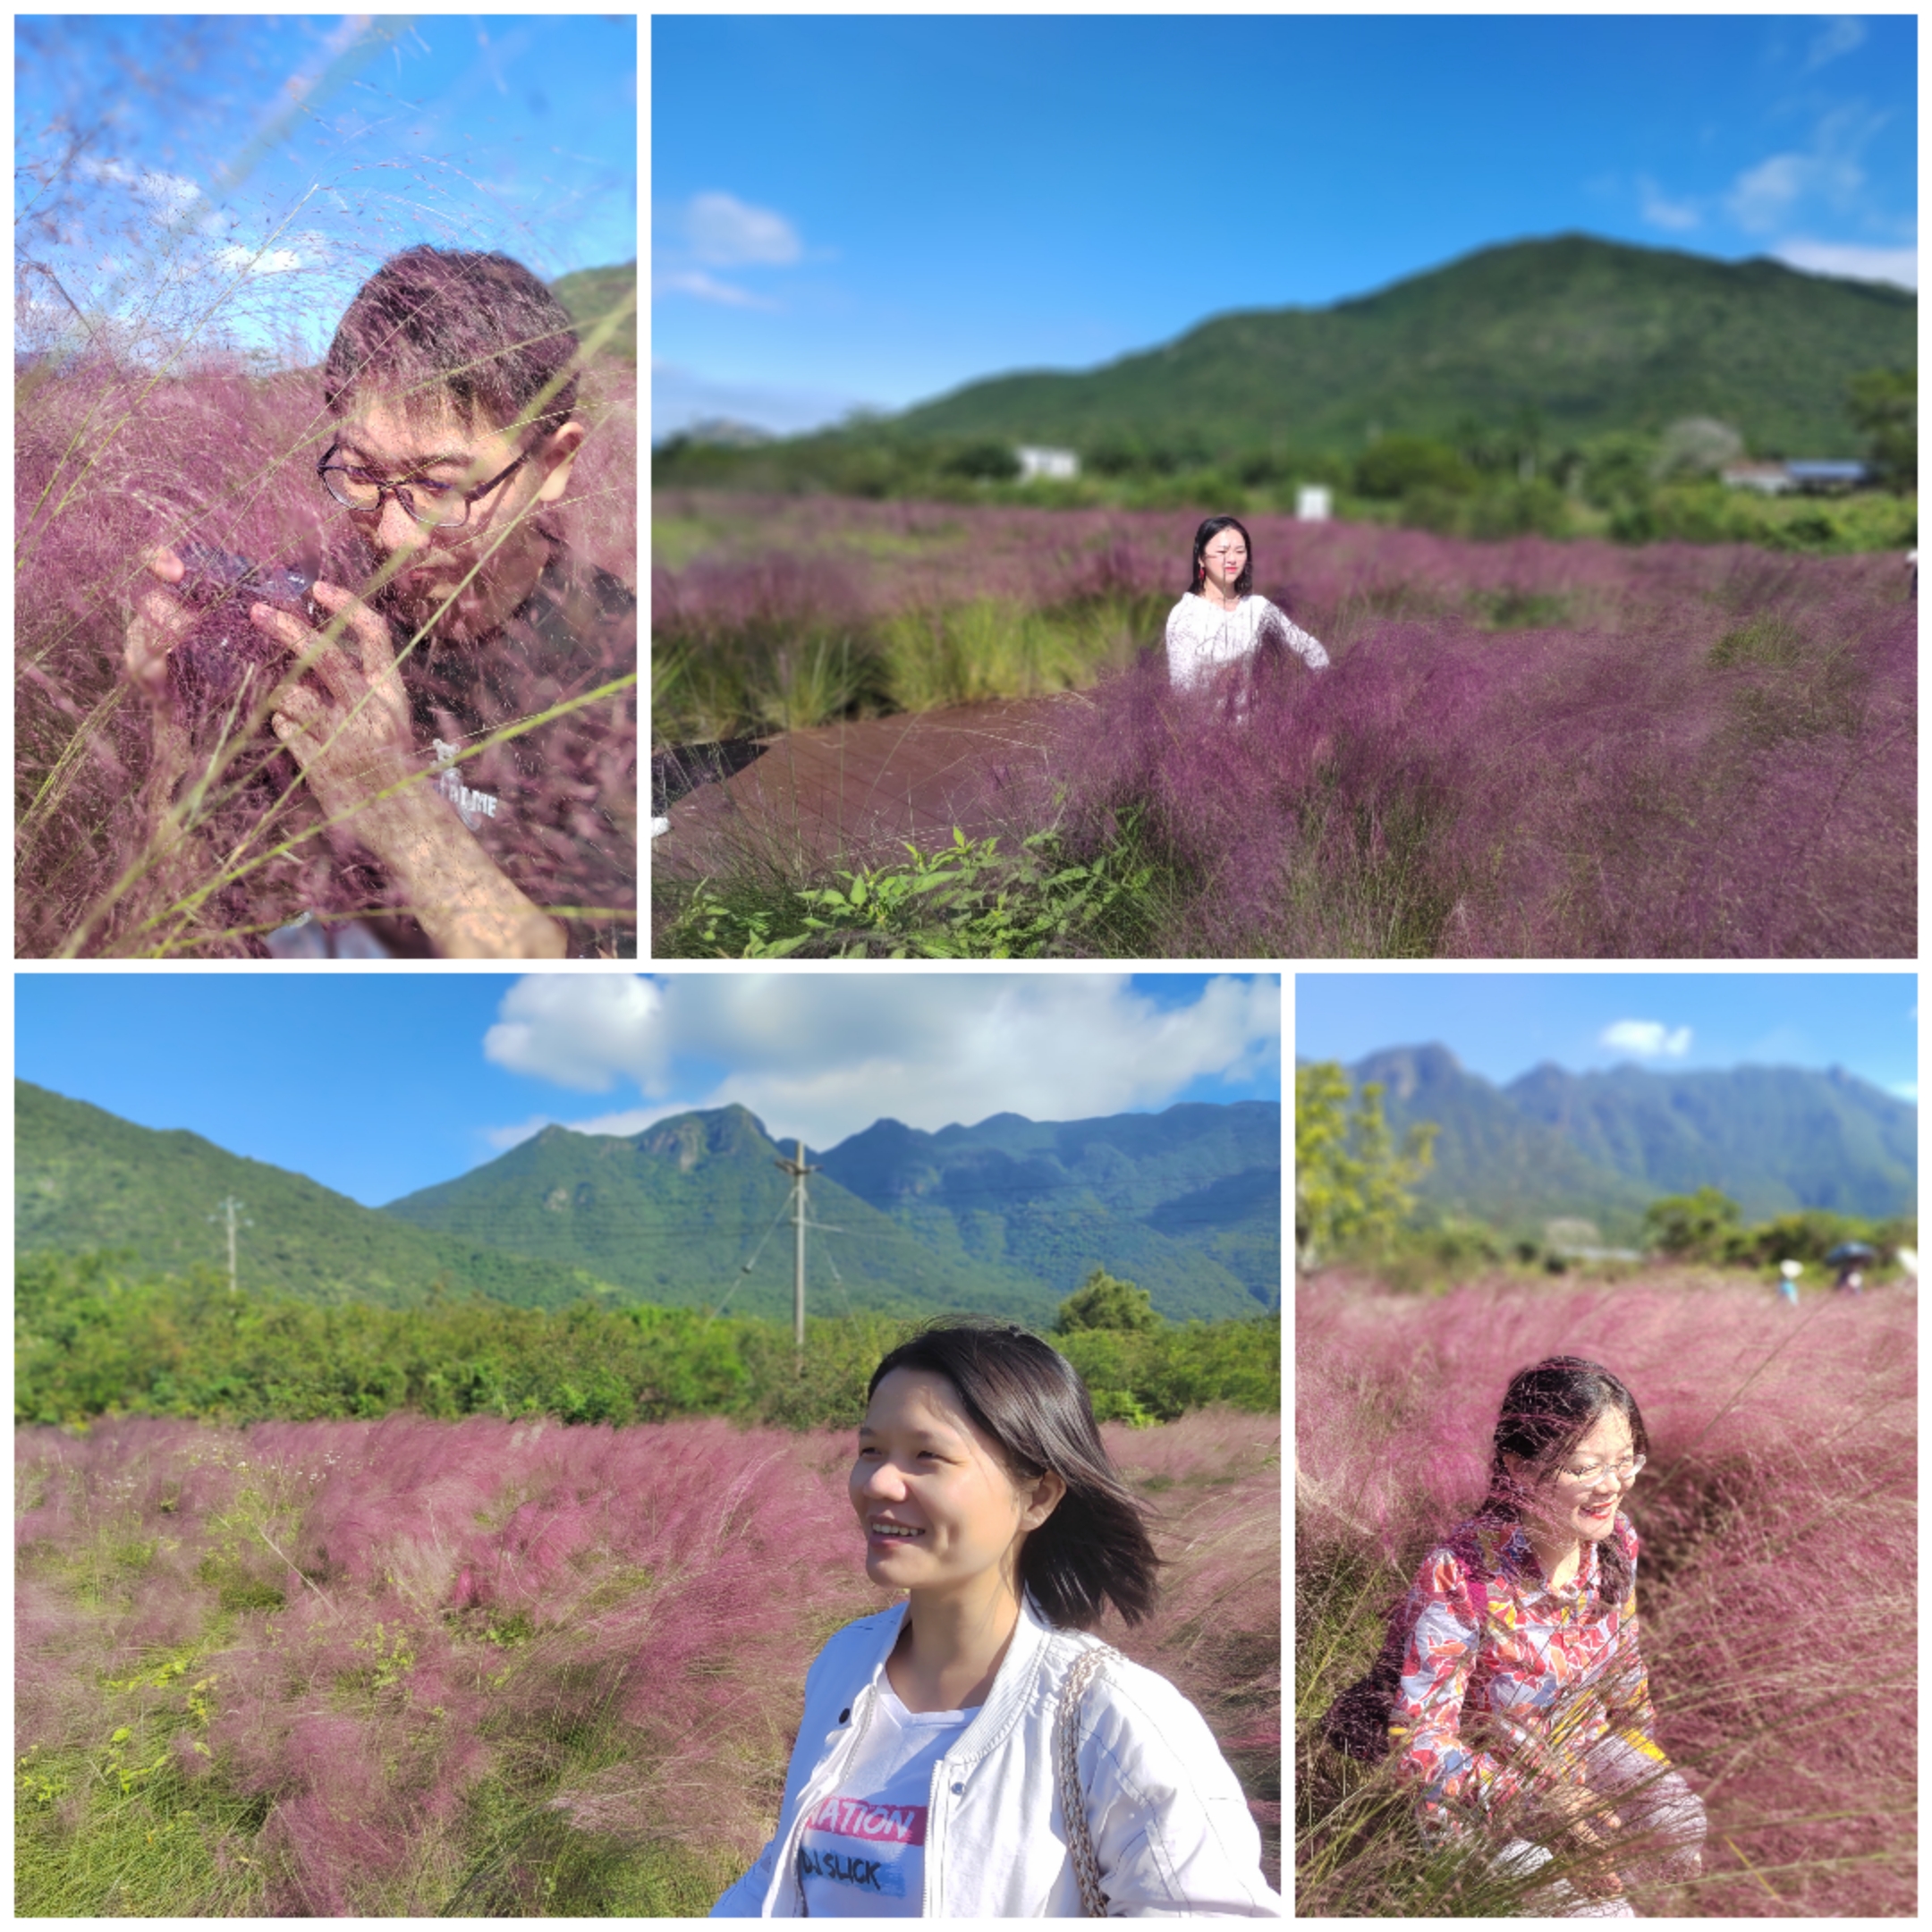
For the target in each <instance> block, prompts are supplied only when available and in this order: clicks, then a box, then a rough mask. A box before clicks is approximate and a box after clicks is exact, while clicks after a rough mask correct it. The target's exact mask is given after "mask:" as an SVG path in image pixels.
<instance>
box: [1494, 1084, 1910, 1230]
mask: <svg viewBox="0 0 1932 1932" xmlns="http://www.w3.org/2000/svg"><path fill="white" fill-rule="evenodd" d="M1504 1092H1505V1093H1506V1094H1507V1095H1508V1097H1509V1098H1510V1099H1511V1101H1512V1102H1513V1103H1514V1105H1515V1106H1517V1108H1518V1109H1519V1110H1520V1111H1521V1112H1522V1113H1524V1114H1529V1115H1530V1116H1531V1117H1532V1118H1533V1119H1536V1120H1538V1121H1540V1122H1543V1123H1546V1124H1547V1125H1548V1126H1549V1127H1551V1128H1552V1129H1554V1130H1555V1131H1557V1132H1559V1133H1561V1134H1562V1135H1563V1138H1564V1139H1565V1140H1568V1141H1569V1143H1570V1144H1571V1145H1572V1147H1574V1148H1578V1149H1579V1150H1580V1152H1582V1153H1583V1154H1585V1155H1586V1156H1588V1157H1589V1158H1590V1159H1592V1160H1594V1161H1596V1162H1597V1163H1598V1164H1600V1165H1603V1166H1606V1167H1610V1168H1614V1170H1615V1171H1616V1172H1617V1173H1619V1174H1627V1175H1629V1176H1631V1178H1632V1179H1634V1180H1637V1181H1640V1182H1642V1183H1643V1184H1644V1185H1645V1186H1646V1187H1648V1188H1649V1189H1650V1190H1651V1191H1653V1192H1656V1193H1659V1194H1688V1193H1691V1192H1693V1191H1695V1190H1697V1189H1698V1188H1699V1187H1704V1186H1709V1187H1715V1188H1716V1189H1718V1190H1719V1191H1721V1192H1723V1193H1725V1194H1728V1195H1730V1196H1731V1198H1732V1199H1733V1200H1735V1201H1737V1202H1738V1204H1739V1205H1740V1206H1741V1208H1743V1209H1744V1211H1745V1214H1746V1216H1747V1217H1748V1218H1750V1219H1753V1220H1764V1219H1767V1218H1769V1216H1772V1215H1775V1214H1785V1213H1789V1212H1791V1211H1792V1210H1794V1209H1797V1208H1828V1209H1830V1210H1831V1211H1832V1212H1833V1213H1835V1214H1845V1215H1860V1216H1868V1217H1870V1218H1872V1219H1875V1220H1878V1219H1883V1218H1885V1216H1888V1215H1895V1214H1904V1213H1909V1212H1911V1208H1912V1205H1913V1203H1914V1202H1915V1200H1916V1199H1917V1198H1918V1193H1919V1114H1918V1110H1917V1108H1915V1107H1911V1106H1906V1105H1905V1103H1904V1102H1903V1101H1901V1100H1896V1099H1894V1098H1893V1097H1892V1096H1891V1095H1890V1094H1887V1093H1883V1092H1881V1091H1880V1090H1879V1089H1877V1088H1876V1087H1873V1086H1870V1085H1868V1083H1867V1082H1866V1081H1864V1080H1859V1079H1858V1078H1856V1077H1855V1076H1854V1075H1852V1074H1850V1073H1847V1072H1844V1071H1843V1068H1840V1067H1833V1068H1832V1069H1830V1070H1829V1071H1828V1072H1822V1073H1818V1072H1801V1071H1800V1070H1799V1069H1798V1068H1795V1067H1736V1068H1733V1070H1731V1071H1730V1072H1674V1073H1665V1072H1647V1071H1646V1070H1644V1069H1642V1068H1640V1067H1630V1066H1625V1067H1613V1068H1611V1069H1610V1070H1609V1071H1608V1072H1599V1073H1566V1072H1564V1071H1563V1069H1562V1068H1561V1067H1557V1066H1551V1065H1548V1064H1545V1065H1542V1066H1539V1067H1537V1068H1535V1069H1534V1070H1533V1071H1532V1072H1528V1073H1525V1074H1524V1075H1523V1076H1522V1077H1521V1079H1520V1080H1512V1081H1511V1082H1510V1084H1509V1086H1508V1087H1507V1088H1505V1089H1504Z"/></svg>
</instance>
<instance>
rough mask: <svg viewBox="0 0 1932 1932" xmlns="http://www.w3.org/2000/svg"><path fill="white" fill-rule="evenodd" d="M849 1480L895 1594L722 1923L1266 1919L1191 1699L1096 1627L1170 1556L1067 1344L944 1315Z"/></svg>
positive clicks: (821, 1721)
mask: <svg viewBox="0 0 1932 1932" xmlns="http://www.w3.org/2000/svg"><path fill="white" fill-rule="evenodd" d="M868 1395H869V1402H868V1407H867V1411H866V1417H865V1421H864V1423H863V1424H862V1425H861V1426H860V1430H859V1442H858V1453H857V1456H856V1458H855V1460H854V1462H853V1464H852V1476H851V1479H850V1489H851V1495H852V1508H853V1510H854V1512H855V1513H856V1514H857V1516H858V1518H859V1522H860V1527H861V1529H862V1530H863V1532H864V1535H865V1546H866V1555H865V1563H866V1573H867V1575H868V1576H869V1577H870V1578H871V1579H872V1580H873V1581H874V1582H876V1583H878V1584H880V1585H882V1586H884V1587H885V1588H886V1589H895V1590H902V1591H904V1593H905V1596H904V1600H903V1601H902V1602H901V1603H898V1604H895V1605H894V1606H893V1607H892V1608H891V1609H889V1610H886V1611H885V1612H883V1613H881V1614H878V1615H877V1616H870V1617H864V1618H861V1619H860V1621H859V1622H858V1623H852V1624H848V1625H847V1626H846V1628H845V1629H843V1631H839V1633H838V1634H837V1635H836V1636H835V1637H834V1638H833V1639H832V1640H831V1641H830V1642H829V1643H828V1644H827V1645H826V1648H824V1650H822V1651H821V1652H820V1653H819V1655H818V1659H817V1661H816V1662H815V1663H814V1664H813V1665H812V1666H811V1669H810V1671H809V1673H808V1674H807V1676H806V1680H805V1712H804V1716H803V1719H802V1721H801V1724H800V1726H799V1733H798V1742H797V1745H796V1747H795V1748H794V1750H793V1751H792V1765H791V1769H790V1771H789V1772H788V1774H787V1775H786V1778H785V1791H784V1806H783V1809H781V1811H780V1813H779V1818H778V1829H777V1832H776V1834H775V1836H774V1837H773V1839H772V1841H771V1843H769V1844H768V1845H767V1846H766V1848H765V1850H764V1851H763V1852H761V1853H760V1854H759V1856H758V1859H757V1860H755V1861H754V1862H753V1864H752V1866H751V1868H750V1870H749V1871H747V1872H746V1873H745V1875H744V1876H743V1877H741V1879H739V1881H738V1882H737V1884H735V1885H733V1886H732V1888H731V1889H730V1890H729V1891H728V1892H726V1893H725V1894H724V1897H723V1898H721V1899H720V1900H719V1901H718V1902H717V1904H716V1907H715V1908H714V1909H713V1913H712V1916H713V1917H714V1918H717V1917H743V1918H761V1917H762V1918H794V1917H806V1916H810V1917H818V1918H827V1917H833V1918H854V1917H859V1918H915V1919H916V1918H928V1919H937V1918H946V1919H990V1918H1017V1919H1035V1918H1080V1917H1082V1916H1089V1915H1093V1914H1096V1913H1098V1912H1102V1911H1104V1912H1106V1913H1109V1914H1111V1915H1114V1916H1130V1917H1131V1916H1136V1915H1142V1914H1145V1915H1158V1916H1162V1917H1168V1916H1175V1915H1181V1914H1185V1915H1188V1916H1191V1917H1238V1918H1264V1917H1266V1918H1273V1917H1275V1916H1278V1915H1279V1913H1280V1911H1281V1900H1280V1899H1279V1897H1278V1896H1277V1895H1276V1894H1275V1893H1274V1892H1272V1891H1271V1890H1270V1889H1269V1888H1268V1885H1267V1882H1266V1880H1265V1879H1264V1878H1263V1877H1262V1874H1261V1849H1260V1838H1259V1835H1258V1833H1257V1831H1256V1829H1255V1826H1254V1823H1253V1820H1252V1818H1250V1814H1249V1810H1248V1805H1247V1801H1246V1799H1245V1798H1244V1796H1243V1794H1242V1792H1241V1784H1240V1783H1239V1781H1238V1780H1237V1779H1236V1778H1235V1776H1234V1774H1233V1772H1232V1771H1231V1770H1230V1769H1229V1768H1228V1766H1227V1764H1226V1762H1225V1760H1224V1758H1222V1756H1221V1753H1220V1750H1219V1749H1218V1748H1217V1746H1216V1743H1215V1741H1214V1737H1213V1734H1212V1733H1210V1732H1209V1730H1208V1726H1207V1724H1206V1723H1205V1722H1204V1721H1203V1719H1202V1717H1201V1716H1200V1714H1199V1712H1198V1711H1197V1710H1196V1709H1195V1708H1194V1707H1193V1706H1192V1705H1191V1704H1190V1703H1189V1702H1188V1701H1187V1699H1184V1698H1183V1697H1182V1695H1181V1694H1180V1692H1179V1691H1176V1690H1175V1689H1174V1686H1173V1685H1172V1684H1170V1683H1169V1682H1167V1681H1166V1680H1165V1678H1163V1677H1159V1676H1157V1675H1156V1674H1154V1673H1153V1672H1152V1671H1149V1670H1145V1669H1142V1668H1141V1667H1140V1665H1135V1664H1131V1663H1129V1662H1128V1661H1127V1660H1126V1659H1125V1658H1124V1657H1120V1656H1119V1655H1118V1654H1117V1653H1115V1652H1114V1651H1112V1650H1110V1649H1108V1648H1106V1646H1105V1645H1103V1644H1101V1643H1100V1642H1099V1640H1097V1639H1096V1638H1094V1637H1092V1636H1090V1635H1089V1634H1087V1633H1088V1632H1089V1631H1090V1630H1091V1628H1092V1626H1093V1624H1095V1623H1097V1622H1098V1620H1099V1618H1100V1615H1101V1613H1102V1611H1103V1609H1104V1608H1105V1606H1106V1604H1107V1603H1108V1602H1111V1603H1112V1604H1113V1605H1114V1608H1115V1609H1116V1610H1117V1611H1118V1612H1119V1613H1120V1614H1121V1615H1122V1617H1123V1618H1124V1619H1125V1621H1126V1622H1128V1623H1139V1622H1140V1621H1142V1620H1143V1619H1144V1618H1145V1617H1146V1616H1147V1615H1148V1612H1149V1611H1150V1609H1151V1608H1152V1606H1153V1603H1154V1599H1155V1596H1156V1584H1155V1572H1156V1570H1157V1567H1158V1563H1159V1559H1158V1558H1157V1556H1156V1555H1155V1554H1154V1549H1153V1546H1152V1544H1151V1543H1150V1542H1149V1540H1148V1533H1147V1529H1146V1525H1145V1522H1144V1521H1143V1519H1142V1514H1141V1510H1140V1504H1138V1503H1137V1502H1136V1500H1135V1498H1134V1496H1132V1494H1131V1491H1130V1490H1129V1489H1128V1488H1127V1487H1126V1486H1125V1485H1124V1484H1123V1482H1122V1481H1121V1479H1120V1478H1119V1476H1118V1475H1117V1474H1115V1472H1114V1469H1113V1467H1112V1465H1111V1464H1110V1463H1109V1462H1108V1461H1107V1456H1106V1448H1105V1447H1104V1445H1102V1443H1101V1441H1100V1436H1099V1432H1098V1430H1097V1428H1095V1427H1094V1419H1093V1408H1092V1405H1091V1403H1090V1402H1089V1400H1088V1396H1087V1391H1086V1389H1085V1387H1084V1385H1082V1384H1081V1382H1080V1377H1079V1376H1078V1374H1077V1373H1076V1372H1075V1371H1074V1369H1073V1368H1072V1364H1071V1363H1069V1362H1068V1361H1067V1360H1066V1359H1065V1358H1064V1357H1063V1356H1062V1355H1060V1354H1059V1353H1057V1352H1055V1350H1054V1349H1052V1348H1050V1347H1049V1346H1048V1345H1047V1343H1045V1342H1042V1341H1041V1340H1040V1339H1039V1338H1038V1336H1037V1335H1029V1334H1027V1333H1026V1332H1025V1331H1024V1330H1023V1329H1020V1328H1012V1327H991V1326H981V1325H978V1324H967V1323H947V1324H945V1325H943V1326H935V1327H932V1328H928V1329H927V1330H925V1331H924V1332H923V1333H921V1334H920V1335H916V1336H915V1337H914V1338H913V1339H912V1340H911V1341H910V1342H907V1343H903V1344H902V1346H900V1347H899V1348H896V1349H894V1351H893V1352H892V1353H891V1354H889V1355H887V1356H886V1357H885V1360H883V1361H882V1362H881V1363H880V1364H879V1366H878V1368H877V1369H876V1370H875V1371H874V1373H873V1377H872V1382H871V1385H870V1388H869V1392H868Z"/></svg>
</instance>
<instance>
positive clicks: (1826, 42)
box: [1804, 18, 1865, 73]
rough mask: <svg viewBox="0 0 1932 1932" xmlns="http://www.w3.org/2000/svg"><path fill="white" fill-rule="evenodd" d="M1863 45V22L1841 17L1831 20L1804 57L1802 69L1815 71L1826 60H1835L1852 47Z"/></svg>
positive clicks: (1810, 71)
mask: <svg viewBox="0 0 1932 1932" xmlns="http://www.w3.org/2000/svg"><path fill="white" fill-rule="evenodd" d="M1864 45H1865V22H1864V21H1860V20H1851V19H1844V18H1841V19H1838V20H1835V21H1832V22H1831V23H1830V24H1829V25H1828V26H1827V27H1826V30H1825V31H1824V32H1823V33H1821V34H1820V35H1819V36H1818V38H1817V39H1816V40H1814V41H1813V42H1812V43H1811V50H1810V52H1809V55H1807V56H1806V58H1805V64H1804V71H1805V72H1807V73H1812V72H1816V71H1817V70H1818V68H1820V67H1822V66H1823V65H1824V64H1826V61H1835V60H1836V59H1837V58H1838V56H1839V55H1841V54H1850V53H1851V52H1852V50H1853V49H1854V48H1857V47H1863V46H1864Z"/></svg>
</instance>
